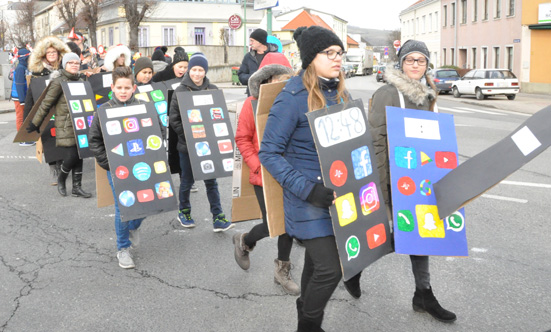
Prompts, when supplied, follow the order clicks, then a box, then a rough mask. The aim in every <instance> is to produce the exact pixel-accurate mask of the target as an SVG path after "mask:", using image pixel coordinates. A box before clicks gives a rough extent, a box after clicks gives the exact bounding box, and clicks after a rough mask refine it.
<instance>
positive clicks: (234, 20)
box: [228, 14, 242, 30]
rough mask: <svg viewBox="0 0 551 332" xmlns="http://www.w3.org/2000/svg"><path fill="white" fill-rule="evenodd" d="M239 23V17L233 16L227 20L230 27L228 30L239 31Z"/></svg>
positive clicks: (240, 21)
mask: <svg viewBox="0 0 551 332" xmlns="http://www.w3.org/2000/svg"><path fill="white" fill-rule="evenodd" d="M241 23H242V20H241V16H239V15H237V14H233V15H232V16H230V18H229V19H228V25H229V26H230V29H232V30H237V29H239V28H240V27H241Z"/></svg>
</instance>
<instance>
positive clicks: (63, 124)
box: [32, 69, 82, 147]
mask: <svg viewBox="0 0 551 332" xmlns="http://www.w3.org/2000/svg"><path fill="white" fill-rule="evenodd" d="M50 78H51V79H52V80H51V82H50V86H49V88H48V90H47V92H46V96H45V97H44V100H42V104H40V107H39V108H38V111H37V112H36V115H35V116H34V118H33V120H32V123H33V124H34V125H35V126H37V127H40V125H41V124H42V122H43V121H44V118H45V117H46V116H47V115H48V113H49V112H50V109H51V108H52V107H55V128H56V129H55V130H56V131H55V133H56V141H55V144H56V146H63V147H69V146H75V145H76V137H75V131H74V129H73V121H72V120H71V115H70V114H69V105H67V101H66V100H65V96H64V95H63V88H62V87H61V83H62V82H69V81H82V78H81V75H80V74H79V73H77V74H71V73H69V72H68V71H66V70H65V69H61V70H59V71H55V72H53V73H52V74H51V75H50Z"/></svg>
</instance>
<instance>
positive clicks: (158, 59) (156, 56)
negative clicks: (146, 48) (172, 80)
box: [151, 48, 168, 73]
mask: <svg viewBox="0 0 551 332" xmlns="http://www.w3.org/2000/svg"><path fill="white" fill-rule="evenodd" d="M151 61H152V62H153V71H154V72H155V73H158V72H161V71H163V70H164V69H165V68H166V67H168V63H167V62H166V61H165V55H164V53H163V51H162V50H161V49H160V48H157V49H156V50H155V51H153V54H152V55H151Z"/></svg>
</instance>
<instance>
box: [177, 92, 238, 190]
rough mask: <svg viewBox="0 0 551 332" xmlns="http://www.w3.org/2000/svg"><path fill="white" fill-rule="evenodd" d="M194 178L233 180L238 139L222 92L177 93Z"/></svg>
mask: <svg viewBox="0 0 551 332" xmlns="http://www.w3.org/2000/svg"><path fill="white" fill-rule="evenodd" d="M176 97H177V100H178V107H179V109H180V115H181V117H182V125H183V127H184V133H185V135H186V144H187V148H188V154H189V160H190V162H191V169H192V170H193V178H194V179H195V180H196V181H198V180H208V179H216V178H221V177H227V176H232V173H233V151H234V149H235V139H234V137H233V130H232V127H231V122H230V117H229V113H228V108H227V106H226V100H225V98H224V92H222V90H204V91H185V92H176Z"/></svg>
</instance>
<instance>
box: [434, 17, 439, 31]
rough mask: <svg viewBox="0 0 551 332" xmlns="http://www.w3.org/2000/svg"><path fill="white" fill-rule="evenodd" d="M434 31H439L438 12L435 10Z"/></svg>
mask: <svg viewBox="0 0 551 332" xmlns="http://www.w3.org/2000/svg"><path fill="white" fill-rule="evenodd" d="M434 31H438V12H434Z"/></svg>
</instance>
